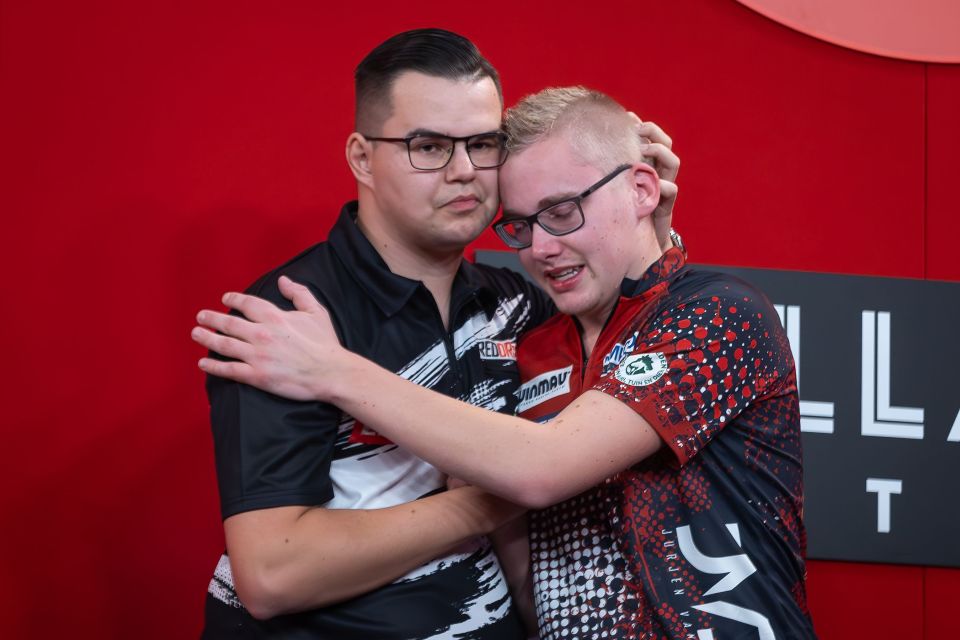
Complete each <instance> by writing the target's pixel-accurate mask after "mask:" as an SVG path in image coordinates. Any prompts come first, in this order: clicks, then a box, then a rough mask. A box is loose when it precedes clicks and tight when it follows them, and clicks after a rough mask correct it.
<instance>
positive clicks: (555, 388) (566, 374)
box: [514, 365, 573, 413]
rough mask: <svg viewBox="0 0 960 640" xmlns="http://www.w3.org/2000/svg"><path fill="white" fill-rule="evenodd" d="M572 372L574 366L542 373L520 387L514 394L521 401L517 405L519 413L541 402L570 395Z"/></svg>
mask: <svg viewBox="0 0 960 640" xmlns="http://www.w3.org/2000/svg"><path fill="white" fill-rule="evenodd" d="M572 371H573V365H570V366H569V367H564V368H563V369H554V370H553V371H547V372H546V373H541V374H540V375H538V376H537V377H536V378H533V379H532V380H529V381H528V382H525V383H523V384H522V385H520V388H519V389H517V390H516V391H515V392H514V395H516V396H517V398H518V399H519V400H520V402H519V403H518V404H517V412H518V413H523V412H524V411H526V410H527V409H531V408H533V407H535V406H537V405H538V404H540V403H541V402H546V401H547V400H550V399H551V398H556V397H557V396H562V395H563V394H565V393H569V392H570V373H571V372H572Z"/></svg>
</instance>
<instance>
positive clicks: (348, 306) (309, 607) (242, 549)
mask: <svg viewBox="0 0 960 640" xmlns="http://www.w3.org/2000/svg"><path fill="white" fill-rule="evenodd" d="M356 92H357V96H356V99H357V112H356V127H357V130H356V132H354V133H352V134H351V135H350V136H349V138H348V140H347V145H346V157H347V162H348V164H349V166H350V169H351V171H352V172H353V174H354V176H355V178H356V180H357V188H358V201H357V202H351V203H348V204H347V205H345V206H344V208H343V210H342V211H341V214H340V218H339V220H338V221H337V223H336V224H335V226H334V227H333V229H332V230H331V232H330V234H329V238H328V240H327V241H326V242H323V243H320V244H318V245H316V246H314V247H312V248H310V249H308V250H307V251H305V252H304V253H302V254H300V255H299V256H297V257H295V258H293V259H292V260H290V261H289V262H287V263H286V264H284V265H282V266H280V267H279V268H277V269H275V270H274V271H272V272H270V273H268V274H266V275H265V276H263V277H262V278H261V279H260V280H259V281H257V283H255V284H254V285H253V286H252V287H250V289H248V292H249V293H251V294H253V295H257V296H260V297H262V298H265V299H266V300H270V301H272V302H274V303H276V304H278V305H280V306H282V307H285V308H290V305H289V303H288V302H287V300H286V298H284V296H283V295H281V293H280V292H279V290H278V287H277V282H278V277H279V276H289V277H290V278H293V279H295V280H297V281H298V282H302V283H304V284H305V285H306V286H308V287H309V290H310V291H311V293H312V295H314V296H316V297H317V298H318V299H319V300H322V301H323V303H324V304H325V305H326V306H327V308H329V309H330V314H331V317H332V319H333V323H334V325H335V326H336V330H337V333H338V335H339V336H340V339H341V340H342V341H343V343H344V344H345V345H347V346H348V348H350V349H352V350H354V351H356V352H357V353H360V354H363V355H364V356H365V357H367V358H370V359H371V360H372V361H374V362H377V363H379V364H380V365H382V366H383V367H386V368H387V369H389V370H390V371H393V372H396V373H397V374H399V375H400V376H402V377H404V378H406V379H408V380H410V381H411V382H414V383H416V384H418V385H422V386H424V387H426V388H430V389H433V390H435V391H437V392H439V393H442V394H445V395H447V396H450V397H453V398H458V399H461V400H464V401H467V402H470V403H472V404H474V405H476V406H479V407H484V408H485V409H492V410H495V411H500V412H504V413H508V414H510V413H513V412H514V411H515V409H516V405H517V401H516V396H515V395H514V391H515V390H516V388H517V386H518V384H519V374H518V371H517V367H516V360H515V355H514V354H515V348H516V341H517V338H518V337H519V336H520V335H521V334H522V333H524V332H525V331H526V330H527V329H529V328H532V327H533V326H536V325H537V324H540V323H541V322H542V321H544V320H546V319H547V318H548V317H549V316H550V315H551V314H552V313H553V311H554V310H553V307H552V305H551V304H550V303H549V300H548V299H547V298H546V296H545V295H544V294H543V293H542V292H540V291H539V290H538V289H536V288H535V287H533V286H532V285H531V284H529V283H528V282H527V281H526V280H525V279H524V278H522V277H521V276H519V275H518V274H515V273H512V272H510V271H507V270H501V269H492V268H489V267H485V266H481V265H472V264H470V263H468V262H465V261H464V260H463V250H464V247H465V246H466V245H467V244H468V243H469V242H471V241H472V240H473V239H475V238H476V237H477V236H478V235H479V234H480V232H481V231H482V230H483V229H484V228H486V226H487V225H488V224H489V223H490V221H491V220H492V218H493V216H494V214H495V212H496V210H497V207H498V185H497V180H498V178H497V170H498V167H499V166H500V165H501V164H502V163H503V161H504V159H505V158H506V150H505V147H504V136H503V134H502V132H501V131H500V124H501V114H502V106H503V103H502V97H501V92H500V84H499V78H498V76H497V73H496V71H495V70H494V69H493V67H492V66H491V65H490V63H489V62H487V61H486V60H485V59H484V58H483V57H482V56H481V55H480V53H479V51H477V49H476V47H475V46H474V45H473V44H472V43H471V42H470V41H469V40H467V39H466V38H463V37H462V36H459V35H457V34H453V33H450V32H447V31H442V30H438V29H422V30H416V31H409V32H405V33H401V34H399V35H397V36H394V37H392V38H390V39H389V40H387V41H386V42H384V43H383V44H381V45H380V46H378V47H377V48H376V49H374V50H373V51H372V52H371V53H370V54H369V55H368V56H367V57H366V58H365V59H364V60H363V61H362V62H361V63H360V65H359V66H358V67H357V71H356ZM648 127H649V125H648ZM651 132H653V133H655V134H656V133H657V130H656V129H655V126H654V127H653V129H651ZM631 135H634V136H635V135H636V133H635V132H632V133H631ZM652 146H656V147H657V149H659V150H660V151H663V153H665V154H666V155H665V156H664V157H669V158H672V155H670V154H669V151H668V150H665V147H662V146H659V145H652ZM669 206H670V205H669V204H668V205H666V211H667V212H669ZM491 354H492V355H491ZM207 388H208V394H209V397H210V404H211V422H212V425H213V433H214V441H215V452H216V461H217V475H218V482H219V487H220V499H221V511H222V515H223V518H224V531H225V534H226V543H227V545H226V546H227V553H228V554H229V555H227V553H225V554H224V555H223V557H222V558H221V560H220V563H219V565H218V567H217V570H216V573H215V576H214V578H213V580H212V581H211V583H210V589H209V593H208V597H207V609H206V628H205V637H208V638H214V637H231V636H236V635H243V637H291V638H293V637H297V638H300V637H324V638H338V639H349V638H357V639H360V638H363V639H365V640H366V639H370V638H378V639H384V638H388V639H389V638H397V639H400V638H405V639H406V638H435V639H440V638H444V639H447V638H449V639H451V640H452V639H453V638H464V637H469V638H478V639H479V638H497V639H500V638H507V639H509V638H519V637H523V635H524V634H523V630H522V625H521V624H520V622H519V618H518V616H517V614H516V613H515V612H514V609H513V608H512V607H511V599H510V597H509V593H508V588H507V586H508V585H507V581H506V579H505V577H504V574H503V571H502V569H501V566H500V564H499V563H498V560H497V556H496V555H495V554H494V553H493V551H492V550H491V547H490V544H489V543H488V542H487V541H486V539H484V538H482V537H481V536H483V535H485V534H491V533H493V532H494V531H495V530H496V529H498V528H499V527H501V525H504V524H507V523H509V522H511V521H514V520H516V519H517V516H519V515H520V514H522V513H523V511H524V510H523V509H522V508H519V507H517V506H515V505H513V504H512V503H509V502H507V501H504V500H502V499H500V498H497V497H495V496H493V495H491V494H488V493H486V492H484V491H482V490H479V489H477V488H475V487H459V488H455V489H452V490H449V491H444V489H445V487H446V476H445V475H444V474H443V473H442V472H441V471H439V470H438V469H436V468H435V467H434V466H432V465H430V464H428V463H427V462H425V461H423V460H421V459H420V458H418V457H417V456H416V455H414V454H412V453H411V452H409V451H408V450H406V449H405V448H403V447H398V446H397V445H395V444H394V443H392V442H390V441H389V440H387V439H386V438H384V437H382V436H380V435H379V434H377V433H376V432H375V431H372V430H370V429H368V428H367V427H366V426H365V425H363V424H361V422H359V421H357V420H356V419H355V418H354V417H352V416H351V415H348V414H346V413H344V412H342V411H340V410H339V409H337V408H336V407H334V406H332V405H330V404H326V403H317V402H311V403H303V402H292V401H289V400H285V399H283V398H281V397H278V396H276V395H272V394H269V393H264V392H262V391H259V390H257V389H255V388H253V387H250V386H247V385H244V384H237V383H235V382H230V381H226V380H223V379H219V378H215V377H210V378H209V379H208V386H207ZM491 538H492V539H493V540H494V543H495V544H499V540H501V539H502V540H503V544H502V545H500V546H501V548H500V549H498V551H499V552H500V553H504V554H508V553H510V551H511V549H513V550H514V552H515V550H516V549H521V553H523V549H522V548H521V547H519V546H517V544H516V541H517V540H518V538H517V537H516V536H515V535H514V534H513V533H512V532H510V531H509V530H508V531H506V532H505V533H503V534H501V535H500V536H499V537H498V536H491ZM521 542H523V543H524V545H525V540H521ZM523 579H524V575H523V574H516V576H515V580H516V581H517V582H518V583H519V582H522V581H523Z"/></svg>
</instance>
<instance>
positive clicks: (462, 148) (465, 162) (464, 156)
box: [445, 140, 477, 181]
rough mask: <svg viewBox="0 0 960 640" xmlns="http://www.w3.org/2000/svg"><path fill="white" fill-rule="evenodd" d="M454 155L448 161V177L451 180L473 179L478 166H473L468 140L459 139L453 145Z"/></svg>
mask: <svg viewBox="0 0 960 640" xmlns="http://www.w3.org/2000/svg"><path fill="white" fill-rule="evenodd" d="M452 153H453V155H452V156H451V157H450V162H448V163H447V166H446V167H445V168H446V171H447V179H448V180H451V181H458V180H472V179H473V178H474V176H475V174H476V171H477V168H476V167H474V166H473V162H471V160H470V155H469V154H468V153H467V142H466V140H458V141H457V142H456V143H454V145H453V152H452Z"/></svg>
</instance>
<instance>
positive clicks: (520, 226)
mask: <svg viewBox="0 0 960 640" xmlns="http://www.w3.org/2000/svg"><path fill="white" fill-rule="evenodd" d="M494 231H496V232H497V235H498V236H500V239H501V240H503V241H504V242H506V243H507V246H510V247H513V248H514V249H523V248H524V247H528V246H530V239H531V235H532V234H531V233H530V225H528V224H527V222H526V221H525V220H515V221H509V220H507V221H504V222H499V223H497V224H496V225H494Z"/></svg>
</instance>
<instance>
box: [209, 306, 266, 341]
mask: <svg viewBox="0 0 960 640" xmlns="http://www.w3.org/2000/svg"><path fill="white" fill-rule="evenodd" d="M237 295H240V294H237ZM197 324H199V325H200V326H201V327H206V328H208V329H212V330H213V331H219V332H220V333H223V334H226V335H228V336H231V337H234V338H239V339H240V340H243V341H245V342H250V338H251V337H252V336H253V333H254V331H255V330H256V325H255V324H254V323H253V322H250V321H249V320H247V319H246V318H241V317H238V316H231V315H229V314H227V313H221V312H220V311H210V310H209V309H204V310H202V311H201V312H200V313H198V314H197Z"/></svg>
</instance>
